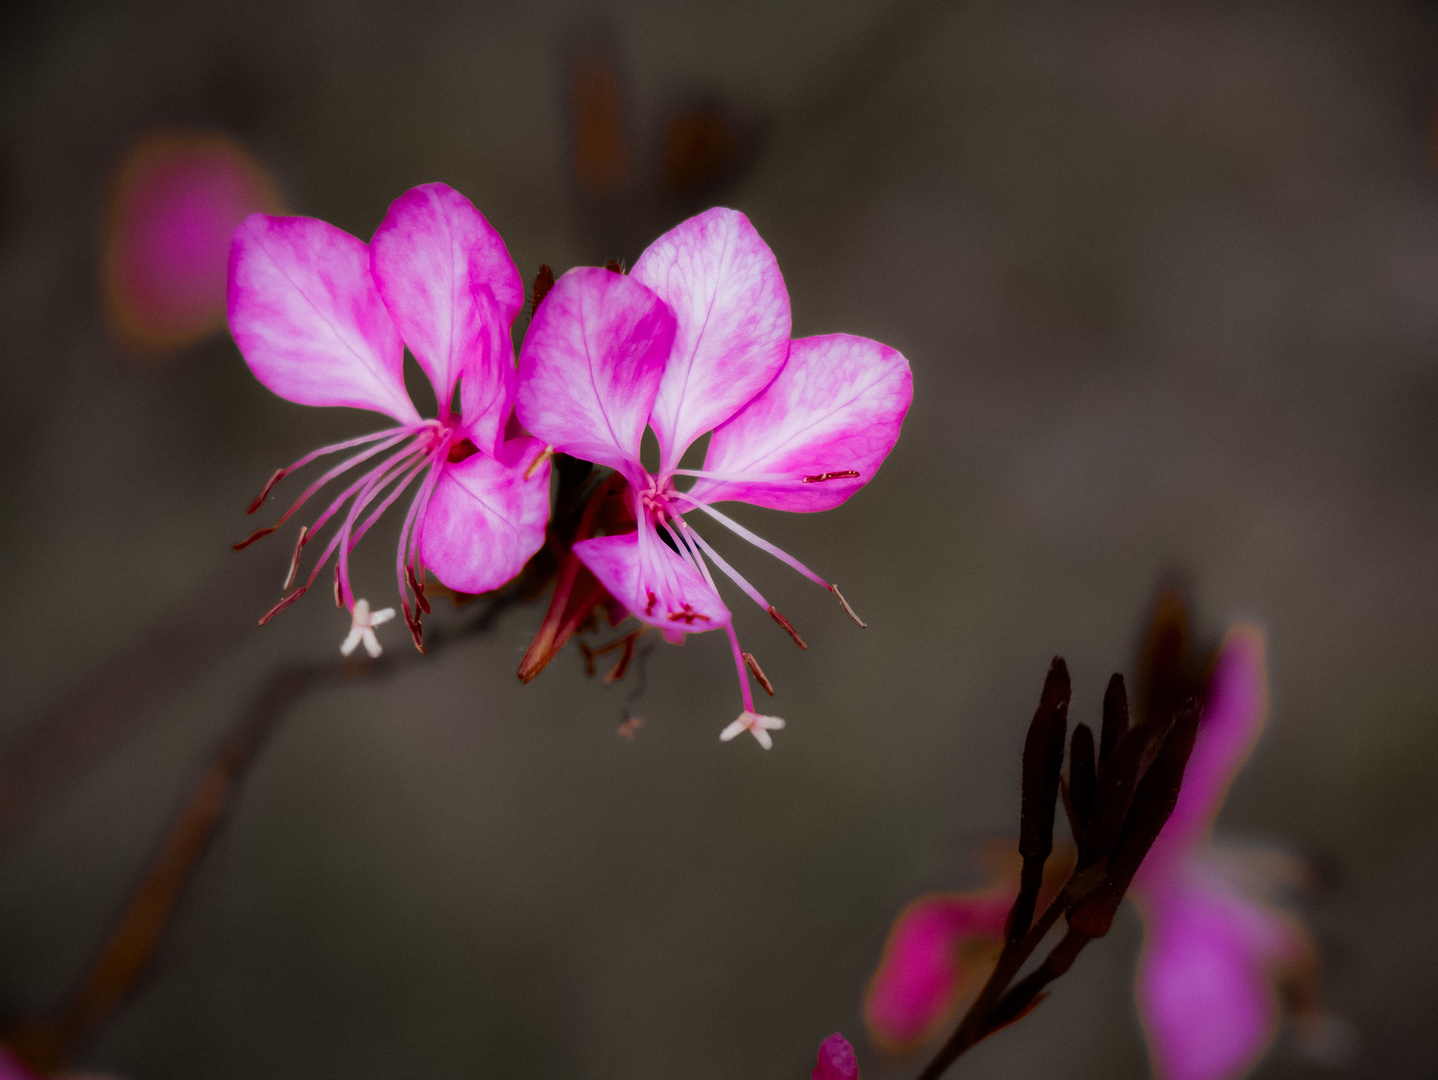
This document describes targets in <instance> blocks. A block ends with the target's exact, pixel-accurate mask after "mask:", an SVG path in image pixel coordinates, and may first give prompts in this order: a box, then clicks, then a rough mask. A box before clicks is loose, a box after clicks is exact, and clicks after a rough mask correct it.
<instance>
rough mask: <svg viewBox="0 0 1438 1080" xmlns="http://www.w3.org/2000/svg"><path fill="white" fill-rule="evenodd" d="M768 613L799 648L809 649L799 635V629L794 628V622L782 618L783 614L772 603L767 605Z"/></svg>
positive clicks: (806, 650)
mask: <svg viewBox="0 0 1438 1080" xmlns="http://www.w3.org/2000/svg"><path fill="white" fill-rule="evenodd" d="M769 615H770V616H771V617H772V618H773V620H774V621H775V622H776V623H778V624H779V625H780V626H782V627H783V628H784V629H785V630H787V631H788V633H789V636H790V637H791V638H793V639H794V644H795V645H797V646H799V648H801V649H803V650H804V651H805V652H808V651H809V646H807V645H805V644H804V639H803V638H801V637H800V636H799V631H797V630H795V629H794V624H793V623H791V622H790V621H789V620H788V619H786V618H784V616H782V615H780V614H779V609H778V608H776V607H775V606H774V605H773V604H770V605H769Z"/></svg>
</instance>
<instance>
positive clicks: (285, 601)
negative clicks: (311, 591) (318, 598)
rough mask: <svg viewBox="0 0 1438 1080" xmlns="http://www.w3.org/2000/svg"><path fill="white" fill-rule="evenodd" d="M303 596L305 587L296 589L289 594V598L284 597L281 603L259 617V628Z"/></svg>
mask: <svg viewBox="0 0 1438 1080" xmlns="http://www.w3.org/2000/svg"><path fill="white" fill-rule="evenodd" d="M304 594H305V586H303V585H301V586H300V587H299V588H298V589H296V590H295V591H294V592H292V593H290V595H289V596H287V597H285V598H284V599H283V600H281V601H280V602H279V603H278V604H276V605H275V606H274V607H272V608H270V610H269V611H267V612H265V613H264V614H263V615H261V616H260V625H261V626H264V625H265V623H267V622H269V621H270V620H271V619H273V618H274V617H275V616H276V615H278V614H279V613H280V612H282V611H284V610H285V608H287V607H289V606H290V605H291V604H293V603H294V602H295V601H296V600H298V599H299V598H300V597H301V596H304Z"/></svg>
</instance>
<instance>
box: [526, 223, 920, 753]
mask: <svg viewBox="0 0 1438 1080" xmlns="http://www.w3.org/2000/svg"><path fill="white" fill-rule="evenodd" d="M789 330H790V316H789V295H788V291H787V290H786V289H785V287H784V279H783V276H782V275H781V274H780V273H779V266H778V263H777V262H776V261H775V259H774V255H773V252H771V251H770V250H769V247H768V245H767V244H765V243H764V241H763V240H762V239H761V238H760V237H759V234H758V232H756V231H755V229H754V227H753V225H751V224H750V223H749V220H748V219H747V218H746V217H745V216H744V215H743V214H740V213H738V212H737V211H734V210H726V209H723V208H715V209H713V210H709V211H706V212H705V213H703V214H700V215H699V216H697V217H694V218H690V219H689V220H688V221H686V222H684V223H683V224H681V225H679V226H678V227H677V228H675V229H673V230H671V231H670V232H668V233H666V234H665V235H664V236H661V237H660V238H659V239H658V240H656V241H655V242H654V243H653V244H651V245H650V246H649V248H648V250H646V251H645V252H644V254H643V255H642V256H640V258H639V261H638V262H637V263H635V265H634V271H633V273H632V274H631V275H630V276H627V277H626V276H624V275H622V274H619V273H615V272H612V271H609V270H601V269H597V268H593V267H579V268H576V269H574V270H571V271H569V272H568V273H567V274H565V275H564V276H563V277H562V278H560V279H559V281H558V282H556V283H555V286H554V288H553V289H552V290H551V291H550V293H549V294H548V296H547V297H546V298H545V300H544V302H543V303H542V304H540V306H539V310H538V311H537V312H536V313H535V317H534V321H533V323H532V324H531V325H530V328H529V332H528V334H527V335H526V337H525V341H524V347H523V349H522V350H521V353H520V361H519V389H518V393H517V397H516V401H515V411H516V413H517V415H518V417H519V419H520V421H521V422H522V423H523V424H524V426H525V428H527V429H528V430H529V431H531V432H533V433H534V434H535V435H536V436H538V437H539V438H541V439H543V440H544V441H545V442H547V443H549V444H550V445H552V446H553V447H554V448H555V449H557V450H561V451H563V452H564V453H567V454H571V455H573V456H575V457H578V458H583V459H585V460H587V461H593V462H596V463H598V464H600V465H607V466H610V467H611V468H614V469H615V470H617V471H618V472H619V473H621V474H622V475H623V477H624V479H625V480H626V481H627V482H628V483H629V486H630V488H631V489H632V493H633V494H632V497H633V499H634V512H635V516H636V518H637V519H638V528H637V529H636V531H635V532H632V533H627V534H623V535H617V536H603V537H596V538H593V539H588V540H583V541H581V542H579V543H577V544H575V545H574V548H573V550H574V552H575V554H576V555H577V556H578V557H579V558H580V559H581V560H583V562H584V564H585V565H586V566H587V567H588V568H589V569H590V570H591V571H592V572H593V574H594V576H595V577H596V578H598V579H599V581H600V582H601V583H602V584H603V585H604V587H605V588H606V589H608V590H609V592H610V593H611V594H612V595H613V596H614V597H615V598H616V599H617V600H618V601H619V602H620V603H622V604H623V605H624V606H625V607H626V608H627V609H628V610H629V612H630V614H632V615H634V616H635V617H636V618H637V619H639V620H641V621H642V622H646V623H648V624H649V625H651V626H654V627H656V628H658V629H659V630H660V631H661V632H662V633H663V634H664V636H665V637H666V638H667V639H669V640H670V641H671V642H674V643H676V644H677V643H680V642H682V641H683V640H684V636H685V635H686V634H689V633H698V632H701V631H704V630H718V629H721V628H722V629H723V630H724V631H725V632H726V633H727V634H728V636H729V641H730V645H731V649H732V652H733V656H734V663H735V666H736V667H737V669H738V672H739V681H740V688H741V694H742V697H743V705H744V708H743V712H742V713H741V714H740V716H739V718H738V720H736V721H735V722H734V723H733V724H731V725H729V727H728V728H726V729H725V731H724V733H723V735H722V736H721V737H722V738H724V739H730V738H733V737H734V736H735V735H737V734H739V733H740V732H742V731H745V730H747V731H749V732H751V733H752V734H753V735H754V737H755V738H756V739H757V740H758V741H759V742H760V744H761V745H763V746H764V747H766V748H767V747H768V746H769V745H770V742H771V740H770V736H769V731H770V730H772V729H776V728H779V727H782V726H783V721H782V720H780V719H778V718H777V717H770V716H761V715H759V714H758V713H757V712H756V711H755V709H754V701H753V697H752V694H751V692H750V687H749V679H748V674H747V672H746V666H747V667H748V669H749V670H752V671H753V672H754V673H755V676H756V678H758V679H759V680H760V682H761V683H762V684H763V685H764V687H765V689H766V690H769V692H770V693H772V692H773V691H772V689H771V688H770V686H769V684H768V680H767V679H766V678H764V676H763V675H762V672H761V671H760V669H759V665H758V662H757V661H756V660H755V659H754V658H753V656H752V655H751V654H748V653H745V652H743V651H742V650H741V649H740V647H739V640H738V637H737V635H736V634H735V632H734V628H733V625H732V620H731V616H730V613H729V609H728V608H727V607H726V606H725V605H724V601H723V600H721V599H720V597H719V593H718V590H717V589H716V587H715V583H714V578H713V575H712V574H711V572H710V569H709V563H712V564H713V565H714V566H716V567H718V569H719V570H720V571H721V572H722V573H723V574H724V575H725V576H727V577H728V578H730V579H731V580H732V581H733V582H734V583H735V584H736V585H737V586H738V587H739V588H740V589H741V590H742V591H743V592H744V593H745V594H746V595H747V596H749V598H750V599H752V600H753V601H754V602H755V603H756V604H758V605H759V607H760V608H762V609H763V610H765V611H767V612H768V613H769V614H770V615H771V616H772V617H773V618H774V620H775V621H776V622H778V623H779V624H780V625H781V626H782V627H783V628H784V629H785V630H786V631H787V632H788V633H789V634H790V635H791V636H792V637H793V639H794V641H795V642H796V643H797V644H798V645H799V646H800V647H801V648H807V646H806V645H804V643H803V641H802V640H801V639H800V637H799V635H798V634H797V633H796V632H795V631H794V629H793V627H792V626H791V625H790V624H789V622H788V620H787V619H785V618H784V617H783V616H782V615H780V614H779V612H778V611H777V610H776V609H775V608H774V606H773V605H772V604H770V603H769V602H768V601H767V600H766V599H764V597H763V596H762V595H761V594H760V593H759V591H758V590H757V589H756V588H755V587H754V586H753V585H751V584H750V583H749V582H748V581H747V580H745V578H743V577H742V576H741V575H740V574H739V573H738V571H736V570H735V569H734V568H733V567H731V566H730V565H729V563H728V562H726V561H725V560H724V559H723V558H722V557H721V556H720V555H719V554H718V552H716V551H715V550H714V549H713V548H712V547H711V546H710V545H709V543H708V542H707V541H705V540H704V539H703V538H702V537H701V536H700V535H699V534H698V533H697V532H695V531H694V529H693V528H692V527H691V526H690V525H689V523H688V522H687V521H685V519H684V517H683V514H684V513H686V512H688V511H690V510H695V509H697V510H700V511H702V512H703V513H705V514H706V515H708V516H709V517H712V518H713V519H714V520H715V521H717V522H718V523H720V524H721V525H724V526H725V527H727V528H729V529H730V530H732V531H733V532H735V533H736V534H738V535H739V536H740V537H742V538H743V539H745V540H747V541H749V542H750V543H752V544H754V545H756V546H758V547H759V548H761V549H763V550H765V551H767V552H769V553H770V554H772V555H774V556H776V557H777V558H779V559H780V560H782V561H783V562H785V563H787V564H788V565H789V566H791V567H793V568H794V569H796V570H798V571H799V572H800V573H802V574H803V575H805V576H806V577H808V578H810V579H811V580H813V581H815V582H817V583H818V584H820V585H822V586H823V587H824V588H826V589H829V590H830V591H832V592H834V594H835V595H836V596H839V593H838V589H837V588H836V587H835V586H833V585H831V584H830V583H829V582H827V581H825V580H824V579H823V578H821V577H819V576H818V575H817V574H815V573H814V572H813V571H812V570H809V569H808V568H807V567H805V566H804V565H803V564H802V563H800V562H799V561H798V560H797V559H795V558H793V557H792V556H790V555H789V554H787V553H786V552H783V551H781V550H779V549H778V548H777V547H775V546H774V545H772V544H770V543H769V542H768V541H765V540H763V539H762V538H760V537H758V536H756V535H755V534H754V533H752V532H750V531H749V530H748V529H746V528H744V527H743V526H741V525H739V524H738V523H737V522H734V521H731V520H730V519H729V518H728V517H726V516H725V515H723V514H721V513H720V512H719V511H717V510H715V509H714V508H713V506H712V505H711V504H712V503H715V502H721V501H725V500H738V501H743V502H748V503H753V504H755V505H758V506H766V507H770V508H772V509H776V510H792V511H803V512H809V511H816V510H827V509H830V508H831V507H835V506H838V505H839V504H840V503H842V502H844V500H846V499H847V498H848V497H849V496H850V495H852V494H853V493H854V492H855V491H857V490H858V489H859V488H860V487H862V486H863V485H864V484H866V483H868V481H869V480H870V479H872V478H873V476H874V473H875V471H876V470H877V469H878V467H879V465H880V464H881V463H882V462H883V460H884V458H885V457H886V456H887V455H888V453H889V451H890V450H891V449H892V448H893V446H894V443H895V441H896V440H897V439H898V437H899V427H900V424H901V423H902V422H903V418H904V414H905V413H906V412H907V410H908V407H909V402H910V399H911V398H912V395H913V388H912V379H911V377H910V374H909V365H908V361H906V360H905V359H904V357H903V356H902V355H900V354H899V353H898V352H896V351H895V350H893V349H890V348H889V347H887V346H885V345H881V344H879V343H878V342H876V341H870V340H869V339H867V338H860V337H850V336H848V335H846V334H830V335H827V336H824V337H811V338H803V339H800V340H798V341H792V342H791V341H790V338H789ZM646 428H652V429H653V431H654V434H655V436H656V437H657V440H658V444H659V461H658V466H657V471H656V472H654V473H651V472H650V471H649V469H648V468H647V467H646V466H645V465H644V464H643V463H641V461H640V442H641V439H642V438H643V435H644V431H645V429H646ZM710 431H713V436H712V438H711V440H710V443H709V448H708V454H707V457H706V459H705V462H704V468H703V469H701V470H691V469H683V468H680V467H679V466H680V461H681V460H682V459H683V457H684V454H685V452H686V451H687V450H688V449H689V448H690V447H691V446H692V445H693V444H694V442H695V441H696V440H697V439H698V438H699V437H700V436H702V435H704V434H705V433H706V432H710ZM678 476H692V477H696V478H697V482H696V483H695V484H694V486H693V487H692V488H691V489H690V490H688V491H685V492H681V491H679V490H678V489H677V488H676V487H675V485H674V480H675V477H678ZM839 599H840V601H841V602H843V597H842V596H839ZM844 607H845V608H846V610H848V604H847V603H844ZM850 614H851V615H852V614H853V613H852V610H850ZM854 618H855V621H858V617H857V616H854ZM860 625H862V623H861V624H860Z"/></svg>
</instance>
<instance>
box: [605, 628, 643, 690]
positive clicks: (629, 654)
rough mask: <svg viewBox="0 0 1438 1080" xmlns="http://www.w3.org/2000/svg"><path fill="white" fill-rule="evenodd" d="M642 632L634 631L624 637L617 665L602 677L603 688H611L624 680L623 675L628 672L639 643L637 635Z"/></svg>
mask: <svg viewBox="0 0 1438 1080" xmlns="http://www.w3.org/2000/svg"><path fill="white" fill-rule="evenodd" d="M643 632H644V631H642V630H635V631H632V632H631V633H628V634H625V635H624V638H623V647H624V651H623V652H622V653H620V654H619V663H617V664H615V665H614V670H613V671H611V672H610V673H609V674H608V675H606V676H604V685H605V686H611V685H613V684H614V683H617V682H618V681H619V680H620V679H622V678H624V675H625V673H626V672H627V671H628V670H629V665H630V663H631V662H632V661H633V660H634V647H635V645H637V644H638V643H639V635H640V634H642V633H643Z"/></svg>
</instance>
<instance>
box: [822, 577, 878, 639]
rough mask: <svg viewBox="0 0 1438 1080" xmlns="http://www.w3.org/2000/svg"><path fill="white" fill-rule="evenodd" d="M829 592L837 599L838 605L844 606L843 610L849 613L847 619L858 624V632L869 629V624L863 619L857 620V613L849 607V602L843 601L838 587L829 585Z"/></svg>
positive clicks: (842, 595)
mask: <svg viewBox="0 0 1438 1080" xmlns="http://www.w3.org/2000/svg"><path fill="white" fill-rule="evenodd" d="M829 591H830V592H831V593H833V594H834V595H835V596H837V597H838V598H839V603H841V604H843V605H844V610H845V611H847V612H848V613H849V618H851V619H853V620H854V621H855V622H856V623H858V624H859V629H860V630H867V629H869V624H868V623H866V622H865V621H864V620H863V619H861V618H859V613H858V612H857V611H855V610H854V609H853V608H851V607H850V606H849V601H847V600H845V599H844V594H843V593H841V592H840V591H839V586H837V585H830V586H829Z"/></svg>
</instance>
